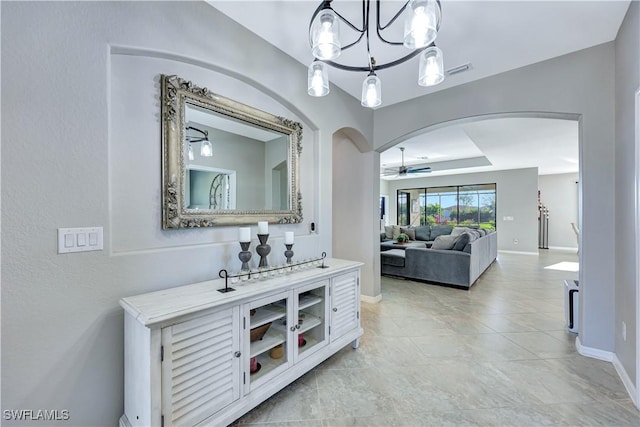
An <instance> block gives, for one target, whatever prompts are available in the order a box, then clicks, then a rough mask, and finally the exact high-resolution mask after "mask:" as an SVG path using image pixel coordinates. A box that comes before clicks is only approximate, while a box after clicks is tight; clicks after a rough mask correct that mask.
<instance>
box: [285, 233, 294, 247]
mask: <svg viewBox="0 0 640 427" xmlns="http://www.w3.org/2000/svg"><path fill="white" fill-rule="evenodd" d="M284 244H285V245H293V231H285V232H284Z"/></svg>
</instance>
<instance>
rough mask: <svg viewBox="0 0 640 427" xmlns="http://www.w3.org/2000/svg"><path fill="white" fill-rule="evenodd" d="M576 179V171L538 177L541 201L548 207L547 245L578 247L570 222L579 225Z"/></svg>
mask: <svg viewBox="0 0 640 427" xmlns="http://www.w3.org/2000/svg"><path fill="white" fill-rule="evenodd" d="M577 181H578V173H577V172H575V173H562V174H554V175H540V176H539V177H538V189H539V190H540V194H541V199H542V203H544V205H545V206H546V207H547V209H549V247H556V248H575V249H576V250H577V249H578V241H577V240H576V234H575V233H574V232H573V229H572V228H571V223H572V222H574V223H575V224H576V225H578V226H579V224H578V184H577V183H576V182H577ZM609 214H610V213H609Z"/></svg>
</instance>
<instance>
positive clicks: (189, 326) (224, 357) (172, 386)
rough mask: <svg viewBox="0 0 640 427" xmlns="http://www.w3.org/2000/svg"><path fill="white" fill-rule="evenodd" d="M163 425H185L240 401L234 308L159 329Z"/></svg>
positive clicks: (237, 316)
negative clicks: (160, 337) (161, 358)
mask: <svg viewBox="0 0 640 427" xmlns="http://www.w3.org/2000/svg"><path fill="white" fill-rule="evenodd" d="M162 346H163V352H162V353H163V361H162V416H163V420H164V426H170V425H171V426H173V425H175V426H191V425H194V424H197V423H198V422H200V421H202V420H204V419H205V418H207V417H209V416H211V415H213V414H215V413H216V412H217V411H219V410H220V409H222V408H224V407H225V406H227V405H229V404H230V403H232V402H234V401H236V400H237V399H239V398H240V356H241V354H240V309H239V307H237V306H236V307H232V308H229V309H226V310H222V311H219V312H216V313H214V314H210V315H207V316H203V317H198V318H195V319H192V320H188V321H186V322H183V323H179V324H176V325H173V326H170V327H166V328H163V329H162Z"/></svg>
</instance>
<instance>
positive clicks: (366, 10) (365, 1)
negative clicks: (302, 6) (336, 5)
mask: <svg viewBox="0 0 640 427" xmlns="http://www.w3.org/2000/svg"><path fill="white" fill-rule="evenodd" d="M332 1H333V0H323V1H322V3H320V5H319V6H318V7H317V8H316V10H315V12H314V13H313V15H311V20H310V21H309V44H313V42H312V40H311V26H312V25H313V21H314V19H315V18H316V16H317V15H318V13H320V12H321V11H323V10H324V9H331V10H332V11H333V12H334V13H335V14H336V16H337V17H338V18H340V20H341V21H342V22H344V23H345V24H347V25H348V26H349V28H351V29H352V30H354V31H355V32H357V33H360V36H359V37H358V38H357V39H356V41H354V42H352V43H349V44H348V45H346V46H343V47H342V48H341V50H342V51H344V50H347V49H349V48H350V47H353V46H355V45H357V44H358V43H360V41H361V40H362V38H363V37H365V38H366V45H367V55H368V59H369V65H368V66H366V67H359V66H352V65H344V64H340V63H337V62H335V61H331V60H323V59H317V61H321V62H324V63H325V64H328V65H331V66H332V67H334V68H338V69H340V70H344V71H356V72H366V71H369V72H371V71H373V72H375V71H376V70H384V69H386V68H391V67H395V66H396V65H400V64H402V63H404V62H407V61H408V60H410V59H412V58H415V57H416V56H418V55H419V54H420V53H421V52H423V51H424V50H426V49H428V48H430V47H433V46H435V45H436V44H435V42H431V43H430V44H428V45H427V46H423V47H419V48H416V49H415V50H413V51H411V52H410V53H409V54H407V55H405V56H403V57H401V58H398V59H396V60H394V61H391V62H387V63H385V64H377V63H376V61H375V58H374V57H373V56H372V55H371V46H370V43H369V27H370V25H369V15H370V9H371V1H370V0H362V28H358V27H357V26H356V25H354V24H353V23H351V22H350V21H349V20H348V19H347V18H345V17H344V16H342V15H341V14H340V13H338V12H337V11H336V10H335V9H333V8H332V7H331V2H332ZM380 4H381V0H376V35H377V36H378V39H379V40H380V41H382V42H383V43H385V44H388V45H392V46H403V42H402V41H399V42H396V41H389V40H387V39H385V38H384V36H383V35H382V31H384V30H386V29H387V28H389V27H390V26H391V25H393V23H394V22H396V20H397V19H398V18H399V17H400V16H401V15H402V13H403V12H404V11H405V9H406V8H407V5H408V4H409V0H407V1H406V2H405V3H404V5H403V6H402V7H401V8H400V10H398V12H396V14H395V15H394V16H393V17H392V18H391V19H390V20H389V22H387V23H386V24H385V25H381V24H380ZM436 4H437V6H438V13H439V14H440V15H441V13H442V8H441V5H440V0H436ZM436 30H438V31H439V30H440V20H438V23H437V27H436Z"/></svg>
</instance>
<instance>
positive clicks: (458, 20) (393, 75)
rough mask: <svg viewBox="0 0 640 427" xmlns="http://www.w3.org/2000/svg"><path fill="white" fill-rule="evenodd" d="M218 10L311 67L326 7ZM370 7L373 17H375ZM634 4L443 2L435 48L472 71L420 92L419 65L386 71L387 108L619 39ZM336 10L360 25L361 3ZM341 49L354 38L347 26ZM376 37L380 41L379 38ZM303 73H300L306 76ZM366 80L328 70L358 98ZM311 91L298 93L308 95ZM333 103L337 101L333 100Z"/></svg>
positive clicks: (248, 5)
mask: <svg viewBox="0 0 640 427" xmlns="http://www.w3.org/2000/svg"><path fill="white" fill-rule="evenodd" d="M209 3H210V4H211V5H212V6H213V7H215V8H216V9H218V10H220V11H221V12H222V13H224V14H226V15H227V16H229V17H230V18H231V19H233V20H235V21H237V22H238V23H240V24H241V25H243V26H244V27H246V28H248V29H249V30H250V31H252V32H254V33H256V34H257V35H258V36H260V37H262V38H263V39H265V40H266V41H268V42H269V43H271V44H272V45H274V46H276V47H278V48H280V49H281V50H282V51H283V52H285V53H287V54H288V55H291V56H292V57H293V58H295V59H296V60H298V61H299V62H300V63H302V64H304V65H305V66H308V65H309V64H310V63H311V61H312V60H313V57H312V55H311V52H310V50H311V49H310V47H309V36H308V31H309V20H310V18H311V15H312V14H313V12H314V10H315V9H316V7H317V6H318V5H319V4H320V1H318V0H315V1H307V0H298V1H270V0H265V1H215V2H214V1H210V2H209ZM375 3H376V2H374V1H371V7H372V11H371V16H372V19H373V17H374V16H375ZM629 3H630V1H629V0H624V1H616V0H606V1H519V0H513V1H456V0H442V24H441V27H440V32H439V34H438V38H437V39H436V43H437V45H438V47H440V48H441V49H442V51H443V53H444V65H445V69H448V68H452V67H455V66H458V65H462V64H466V63H469V62H470V63H471V64H472V68H471V70H469V71H467V72H464V73H460V74H456V75H454V76H450V77H446V78H445V80H444V82H443V83H442V84H440V85H438V86H435V87H432V88H425V87H420V86H418V85H417V79H418V70H417V69H418V58H413V59H412V60H410V61H408V62H406V63H404V64H402V65H399V66H396V67H393V68H391V69H388V70H382V71H380V72H379V73H378V76H379V77H380V79H381V80H382V106H383V107H384V106H385V105H391V104H394V103H397V102H402V101H405V100H408V99H411V98H415V97H419V96H422V95H426V94H428V93H431V92H434V91H438V90H442V89H446V88H449V87H452V86H456V85H459V84H463V83H467V82H470V81H473V80H477V79H481V78H484V77H487V76H491V75H495V74H498V73H502V72H505V71H508V70H512V69H515V68H519V67H523V66H526V65H530V64H533V63H536V62H540V61H543V60H546V59H550V58H554V57H556V56H560V55H564V54H567V53H570V52H573V51H577V50H581V49H585V48H588V47H591V46H595V45H598V44H601V43H606V42H609V41H611V40H613V39H615V37H616V34H617V32H618V29H619V28H620V24H621V23H622V20H623V18H624V15H625V13H626V11H627V9H628V7H629ZM332 4H333V8H334V9H335V10H336V11H338V12H339V13H341V14H343V15H344V16H345V17H346V18H348V19H350V20H353V21H354V22H358V19H359V16H361V2H360V1H353V0H335V1H334V2H333V3H332ZM402 4H403V2H402V1H396V0H383V1H382V8H381V14H382V20H383V21H385V20H388V19H389V17H391V16H392V15H393V13H394V12H395V11H396V10H398V9H399V8H400V7H401V6H402ZM342 28H343V30H342V37H343V38H344V39H345V40H344V41H343V43H346V42H347V41H348V40H351V39H353V33H351V34H349V31H348V30H347V26H346V25H343V26H342ZM401 31H402V20H399V21H398V22H396V24H395V26H392V27H390V29H389V33H388V37H389V38H391V39H394V40H395V39H401V37H400V36H401ZM373 38H375V37H373ZM371 51H372V54H373V56H375V57H376V59H377V60H378V63H381V62H384V61H386V60H388V59H391V58H398V57H400V56H403V55H402V53H398V52H404V53H405V54H406V52H407V50H406V49H405V48H404V47H402V46H400V47H392V46H386V45H385V46H380V45H379V44H378V43H372V49H371ZM343 59H344V61H345V62H349V61H352V62H353V63H354V65H365V64H366V62H367V61H366V55H365V51H364V50H363V49H361V50H357V49H356V48H355V47H354V48H353V50H351V51H346V52H345V56H344V58H343V57H341V61H342V60H343ZM301 72H302V71H301ZM365 74H366V73H355V72H348V71H341V70H337V69H333V68H331V67H330V68H329V80H330V82H331V84H332V87H333V85H336V86H338V87H340V88H341V89H343V90H344V91H346V92H347V93H349V94H350V95H352V96H353V97H354V98H356V99H358V100H359V99H360V95H361V93H360V92H361V88H362V81H363V80H364V78H365ZM306 89H307V88H306V87H301V88H300V91H302V92H306ZM328 96H331V94H329V95H328Z"/></svg>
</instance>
